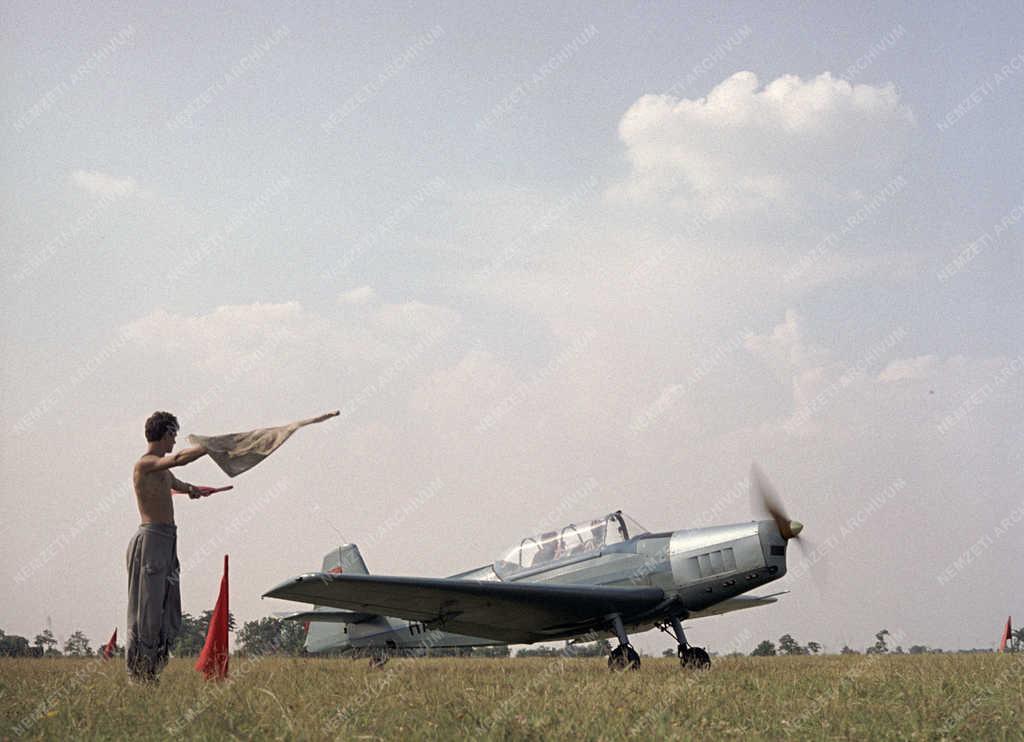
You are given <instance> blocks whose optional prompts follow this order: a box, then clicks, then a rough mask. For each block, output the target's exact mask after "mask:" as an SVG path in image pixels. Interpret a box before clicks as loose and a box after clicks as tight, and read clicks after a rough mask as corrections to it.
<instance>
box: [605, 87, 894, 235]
mask: <svg viewBox="0 0 1024 742" xmlns="http://www.w3.org/2000/svg"><path fill="white" fill-rule="evenodd" d="M913 126H914V117H913V114H912V113H911V112H910V110H909V109H908V108H907V107H906V106H904V105H903V104H902V103H901V102H900V97H899V94H898V93H897V92H896V89H895V87H894V86H893V85H892V84H888V85H883V86H880V87H876V86H872V85H850V83H848V82H846V81H844V80H841V79H837V78H834V77H832V75H831V74H830V73H828V72H825V73H822V74H820V75H818V76H817V77H815V78H813V79H809V80H802V79H801V78H799V77H797V76H795V75H783V76H782V77H779V78H778V79H776V80H774V81H772V82H770V83H769V84H768V85H766V86H764V87H763V88H760V87H759V83H758V79H757V76H756V75H755V74H754V73H753V72H737V73H736V74H734V75H732V76H731V77H729V78H728V79H726V80H724V81H723V82H721V83H720V84H719V85H717V86H716V87H715V88H714V89H712V90H711V92H710V93H709V94H708V95H707V97H706V98H701V99H696V100H691V99H687V98H684V99H681V100H680V99H677V98H674V97H672V96H669V95H645V96H643V97H641V98H640V99H639V100H637V101H636V102H635V103H634V104H633V105H632V106H631V107H630V108H629V110H628V111H627V112H626V113H625V115H624V116H623V117H622V120H621V122H620V124H619V136H620V138H621V139H622V141H623V143H624V144H625V145H626V147H627V157H628V159H629V162H630V163H631V165H632V172H631V174H630V175H629V177H628V179H627V180H626V182H625V183H623V184H621V185H619V186H617V187H615V188H613V189H612V191H611V193H612V195H617V196H624V197H626V198H627V199H631V200H648V199H652V198H657V199H659V200H660V199H661V198H667V199H669V200H670V201H674V202H675V203H676V204H679V205H689V206H694V207H696V208H700V209H701V211H702V212H704V213H707V212H709V211H710V212H712V213H713V214H714V213H721V214H724V213H730V214H735V213H736V212H737V211H739V210H747V209H755V210H759V211H769V210H770V211H773V212H778V211H780V210H781V211H786V210H788V211H790V212H791V213H792V214H793V215H796V213H797V212H795V211H794V210H795V209H797V208H798V207H800V206H801V205H803V204H805V202H807V201H808V200H811V199H818V198H822V197H824V198H826V199H829V200H832V201H846V200H855V199H856V198H857V196H858V194H861V193H863V192H864V191H866V190H868V189H870V188H871V186H872V185H873V183H874V182H875V180H876V178H877V174H878V173H879V172H880V171H886V170H888V169H889V168H890V167H891V166H892V164H893V162H894V161H895V160H896V158H897V157H898V156H899V155H900V154H901V151H902V149H903V146H904V143H905V139H906V135H907V133H908V131H909V130H910V129H911V128H913Z"/></svg>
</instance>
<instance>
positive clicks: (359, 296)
mask: <svg viewBox="0 0 1024 742" xmlns="http://www.w3.org/2000/svg"><path fill="white" fill-rule="evenodd" d="M376 298H377V292H376V291H374V290H373V287H372V286H360V287H359V288H357V289H352V290H351V291H344V292H342V294H341V295H340V296H339V297H338V303H339V304H368V303H370V302H371V301H373V300H374V299H376Z"/></svg>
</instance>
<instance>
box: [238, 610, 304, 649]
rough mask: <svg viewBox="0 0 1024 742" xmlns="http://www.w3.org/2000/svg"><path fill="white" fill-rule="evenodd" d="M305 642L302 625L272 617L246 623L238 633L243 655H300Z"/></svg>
mask: <svg viewBox="0 0 1024 742" xmlns="http://www.w3.org/2000/svg"><path fill="white" fill-rule="evenodd" d="M305 641H306V634H305V632H304V631H303V629H302V624H300V623H299V622H297V621H283V620H281V619H279V618H274V617H272V616H267V617H265V618H261V619H259V620H258V621H246V622H245V623H244V624H243V625H242V630H241V631H239V632H238V645H239V649H240V651H241V652H242V653H243V654H255V655H263V654H292V655H295V654H301V653H302V648H303V644H305Z"/></svg>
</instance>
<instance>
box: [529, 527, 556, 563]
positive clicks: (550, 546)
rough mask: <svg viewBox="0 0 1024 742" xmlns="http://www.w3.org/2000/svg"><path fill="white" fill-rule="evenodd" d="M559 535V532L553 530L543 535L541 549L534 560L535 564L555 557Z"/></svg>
mask: <svg viewBox="0 0 1024 742" xmlns="http://www.w3.org/2000/svg"><path fill="white" fill-rule="evenodd" d="M557 535H558V534H557V533H555V532H554V531H551V532H550V533H545V534H544V535H543V536H541V543H540V551H539V552H537V556H536V557H535V558H534V560H533V563H534V564H544V563H545V562H550V561H551V560H552V559H554V558H555V548H556V545H557V544H556V542H557V541H558V539H557V538H556V536H557Z"/></svg>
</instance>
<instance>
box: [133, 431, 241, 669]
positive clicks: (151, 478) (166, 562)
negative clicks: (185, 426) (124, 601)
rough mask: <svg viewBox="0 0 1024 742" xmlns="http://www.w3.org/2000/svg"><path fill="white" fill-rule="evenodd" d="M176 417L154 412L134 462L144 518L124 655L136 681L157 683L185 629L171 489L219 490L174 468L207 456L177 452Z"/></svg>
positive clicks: (194, 494)
mask: <svg viewBox="0 0 1024 742" xmlns="http://www.w3.org/2000/svg"><path fill="white" fill-rule="evenodd" d="M177 434H178V420H177V418H175V417H174V415H172V414H171V413H169V412H154V413H153V414H152V415H151V416H150V418H149V419H148V420H147V421H146V441H147V442H148V443H149V446H148V448H147V449H146V453H144V454H143V455H142V457H141V458H140V459H139V460H138V461H137V462H136V464H135V472H134V475H133V482H134V485H135V499H136V504H137V505H138V507H139V516H140V519H141V521H142V523H141V525H140V526H139V530H138V531H137V532H136V533H135V535H134V536H133V537H132V540H131V543H129V544H128V554H127V562H128V640H127V643H126V646H125V659H126V662H127V666H128V675H129V677H130V678H131V679H133V680H138V681H141V682H155V681H156V679H157V676H158V674H159V673H160V671H161V670H162V669H163V667H164V665H165V664H167V655H168V652H169V650H170V648H171V646H173V644H174V640H175V638H176V637H177V636H178V633H179V631H180V630H181V591H180V588H179V585H178V554H177V540H178V539H177V528H176V526H175V525H174V504H173V503H172V502H171V493H172V491H173V492H181V493H188V496H189V497H190V498H192V499H197V498H200V497H206V496H208V495H211V494H213V493H214V492H221V491H223V490H225V489H231V488H230V487H224V488H221V489H215V488H213V487H198V486H196V485H194V484H189V483H187V482H182V481H181V480H180V479H178V478H177V477H175V476H174V475H173V474H171V472H170V470H171V469H172V468H174V467H177V466H184V465H185V464H189V463H191V462H193V461H195V460H196V459H198V458H201V457H202V456H205V455H206V449H205V448H203V447H202V446H195V447H193V448H186V449H184V450H182V451H179V452H178V453H171V451H173V450H174V443H175V440H176V438H177Z"/></svg>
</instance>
